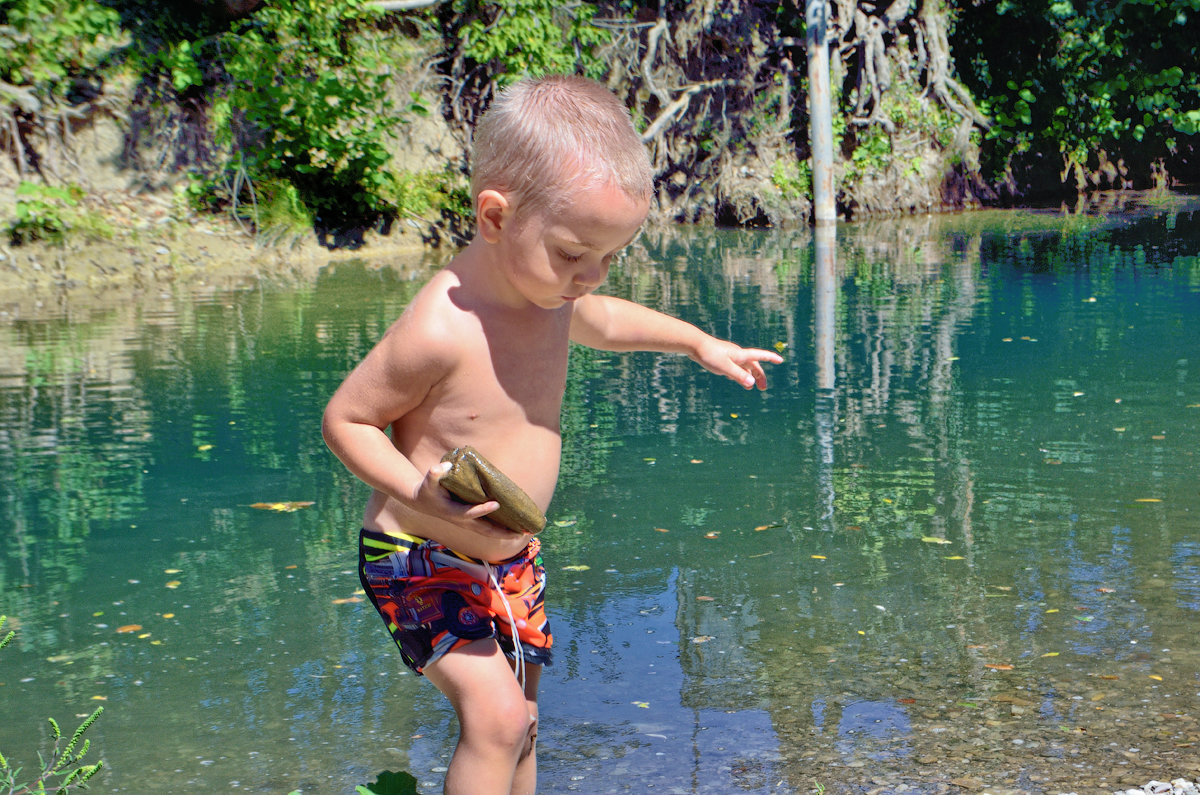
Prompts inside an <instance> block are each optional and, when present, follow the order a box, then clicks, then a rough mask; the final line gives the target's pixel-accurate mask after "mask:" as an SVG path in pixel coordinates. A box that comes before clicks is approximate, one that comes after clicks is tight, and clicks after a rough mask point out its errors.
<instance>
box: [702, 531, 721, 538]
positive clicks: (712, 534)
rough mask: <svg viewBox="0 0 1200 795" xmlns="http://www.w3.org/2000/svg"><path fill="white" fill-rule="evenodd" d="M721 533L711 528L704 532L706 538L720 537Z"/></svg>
mask: <svg viewBox="0 0 1200 795" xmlns="http://www.w3.org/2000/svg"><path fill="white" fill-rule="evenodd" d="M720 535H721V534H720V533H718V532H717V531H716V530H709V531H708V532H707V533H705V534H704V537H705V538H718V537H719V536H720Z"/></svg>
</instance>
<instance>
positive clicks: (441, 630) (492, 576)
mask: <svg viewBox="0 0 1200 795" xmlns="http://www.w3.org/2000/svg"><path fill="white" fill-rule="evenodd" d="M358 563H359V579H360V580H362V584H363V589H364V590H366V592H367V596H368V597H369V598H370V599H371V602H372V603H373V604H374V605H375V609H376V610H378V611H379V614H380V615H381V616H382V617H383V620H384V623H386V624H387V628H388V631H389V632H390V633H391V634H392V639H393V640H395V641H396V645H397V646H398V647H399V648H400V655H401V656H402V657H403V658H404V664H405V665H407V666H408V667H409V668H411V669H412V670H413V671H414V672H416V673H418V674H419V673H421V672H422V670H423V669H424V668H425V666H427V665H429V664H430V663H432V662H434V661H436V660H437V659H439V658H440V657H441V656H442V655H444V654H445V653H446V652H448V651H450V650H452V649H455V648H457V647H459V646H461V645H463V644H465V643H469V642H471V641H473V640H480V639H482V638H496V640H497V642H499V644H500V648H501V649H503V650H504V653H505V654H506V655H508V657H509V658H510V659H516V654H517V648H518V647H519V648H520V650H521V656H522V658H523V659H524V660H525V662H527V663H532V664H535V665H549V664H550V658H551V654H550V646H551V645H552V644H553V638H552V636H551V634H550V622H549V621H548V620H547V618H546V613H545V609H544V604H543V599H544V597H545V590H546V569H545V567H544V566H543V565H542V557H541V544H540V542H539V541H538V539H536V538H531V539H530V541H529V546H528V547H526V548H525V551H524V552H523V553H522V554H520V555H517V556H515V557H513V558H510V559H509V560H506V561H503V562H501V563H484V562H482V561H479V560H475V559H474V558H466V557H463V556H462V555H459V554H457V553H456V552H454V551H453V550H451V549H449V548H447V547H445V546H443V545H441V544H439V543H437V542H436V541H428V540H426V539H423V538H418V537H417V536H411V535H408V534H407V533H403V534H390V533H381V532H377V531H374V530H367V529H363V530H362V531H361V532H360V533H359V536H358ZM506 603H507V606H506ZM514 626H515V628H516V631H517V642H516V643H514V642H513V637H512V636H513V628H514Z"/></svg>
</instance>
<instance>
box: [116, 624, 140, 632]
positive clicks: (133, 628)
mask: <svg viewBox="0 0 1200 795" xmlns="http://www.w3.org/2000/svg"><path fill="white" fill-rule="evenodd" d="M141 628H142V625H141V624H126V625H125V626H123V627H117V632H121V633H124V632H137V631H138V630H139V629H141Z"/></svg>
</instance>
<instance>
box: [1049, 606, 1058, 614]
mask: <svg viewBox="0 0 1200 795" xmlns="http://www.w3.org/2000/svg"><path fill="white" fill-rule="evenodd" d="M1046 612H1047V613H1057V612H1058V608H1057V607H1052V608H1050V609H1049V610H1047V611H1046Z"/></svg>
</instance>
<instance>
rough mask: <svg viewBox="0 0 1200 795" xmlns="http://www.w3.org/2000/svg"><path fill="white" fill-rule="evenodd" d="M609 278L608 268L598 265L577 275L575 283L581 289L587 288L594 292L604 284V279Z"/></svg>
mask: <svg viewBox="0 0 1200 795" xmlns="http://www.w3.org/2000/svg"><path fill="white" fill-rule="evenodd" d="M607 276H608V268H607V267H605V266H603V265H597V266H595V267H592V268H586V269H584V270H582V271H580V272H579V273H577V274H575V283H576V284H578V285H579V286H580V287H586V288H588V289H589V290H594V289H596V288H597V287H599V286H600V285H601V284H603V283H604V279H605V278H607Z"/></svg>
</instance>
